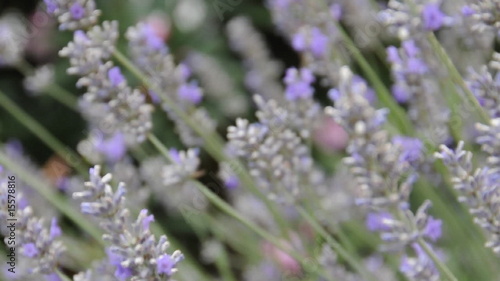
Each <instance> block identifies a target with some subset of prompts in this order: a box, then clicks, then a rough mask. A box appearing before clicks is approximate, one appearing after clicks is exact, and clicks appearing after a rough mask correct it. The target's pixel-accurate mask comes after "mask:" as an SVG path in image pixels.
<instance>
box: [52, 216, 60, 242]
mask: <svg viewBox="0 0 500 281" xmlns="http://www.w3.org/2000/svg"><path fill="white" fill-rule="evenodd" d="M61 234H62V231H61V228H60V227H59V226H58V225H57V219H56V218H52V221H51V222H50V237H51V238H56V237H59V236H61Z"/></svg>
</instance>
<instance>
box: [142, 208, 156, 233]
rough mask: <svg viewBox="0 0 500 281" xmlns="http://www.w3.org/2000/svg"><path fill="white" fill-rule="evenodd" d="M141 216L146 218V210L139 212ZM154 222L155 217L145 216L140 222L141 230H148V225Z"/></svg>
mask: <svg viewBox="0 0 500 281" xmlns="http://www.w3.org/2000/svg"><path fill="white" fill-rule="evenodd" d="M141 214H142V215H144V216H146V215H147V214H148V210H147V209H143V210H142V211H141ZM154 221H155V217H154V216H153V215H149V216H146V217H145V218H144V219H143V220H142V228H143V229H144V230H147V229H149V225H150V224H151V223H152V222H154Z"/></svg>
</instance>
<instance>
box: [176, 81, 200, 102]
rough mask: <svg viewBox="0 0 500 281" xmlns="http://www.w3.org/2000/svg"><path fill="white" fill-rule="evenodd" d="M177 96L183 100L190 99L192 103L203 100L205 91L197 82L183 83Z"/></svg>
mask: <svg viewBox="0 0 500 281" xmlns="http://www.w3.org/2000/svg"><path fill="white" fill-rule="evenodd" d="M177 96H178V97H179V98H180V99H181V100H185V101H189V102H191V103H192V104H198V103H200V102H201V99H202V97H203V92H202V90H201V88H200V87H198V85H197V84H196V83H189V84H183V85H181V86H180V87H179V89H178V90H177Z"/></svg>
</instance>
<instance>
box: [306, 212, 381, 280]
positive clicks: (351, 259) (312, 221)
mask: <svg viewBox="0 0 500 281" xmlns="http://www.w3.org/2000/svg"><path fill="white" fill-rule="evenodd" d="M297 209H298V211H299V214H300V215H301V216H302V217H303V218H304V219H305V220H306V221H307V222H308V223H309V224H310V225H311V226H312V227H313V228H314V230H315V231H316V232H318V234H319V235H320V236H321V237H322V238H323V239H325V241H326V242H327V243H328V245H330V247H331V248H332V249H333V250H334V251H335V252H336V253H337V254H338V255H339V256H340V257H341V258H343V259H344V260H345V261H346V262H347V263H348V264H349V265H351V266H352V267H353V268H354V269H355V270H356V271H357V272H358V273H359V274H360V275H361V276H362V277H363V279H365V280H373V281H376V280H375V279H374V277H373V274H371V273H370V272H368V271H367V270H366V268H365V267H364V266H363V265H362V264H361V263H360V262H359V261H358V260H357V259H356V258H355V257H353V256H352V255H351V254H350V253H349V252H348V251H346V250H345V249H344V248H343V247H342V245H340V243H339V242H337V241H336V240H335V239H334V238H333V237H332V236H331V235H330V234H329V233H328V232H327V231H326V230H325V229H324V228H323V227H322V226H321V225H320V224H319V223H318V222H317V221H316V219H315V218H314V217H313V216H311V214H309V213H308V212H307V211H306V210H304V209H303V208H302V207H298V208H297Z"/></svg>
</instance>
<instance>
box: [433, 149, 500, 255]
mask: <svg viewBox="0 0 500 281" xmlns="http://www.w3.org/2000/svg"><path fill="white" fill-rule="evenodd" d="M463 147H464V143H463V142H460V143H459V145H458V147H457V148H456V150H455V151H453V150H451V149H449V148H448V147H446V146H445V145H441V146H440V152H436V153H435V154H434V155H435V157H436V158H438V159H442V160H443V162H444V164H445V165H446V167H448V170H449V171H450V174H451V181H452V182H453V185H454V187H455V189H457V190H458V191H460V193H461V194H460V197H458V200H459V201H460V202H463V203H465V204H466V205H468V206H469V210H470V213H471V214H472V215H473V216H474V222H475V223H477V224H478V225H479V226H481V227H482V228H483V229H484V230H485V231H486V233H487V234H488V236H489V238H488V241H487V243H486V245H485V246H486V247H488V248H491V249H492V250H493V252H494V253H495V254H497V255H498V256H500V227H499V226H500V181H499V171H498V168H497V169H490V168H489V167H487V166H486V167H482V168H479V169H476V170H473V166H472V153H471V152H470V151H466V150H464V149H463Z"/></svg>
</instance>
